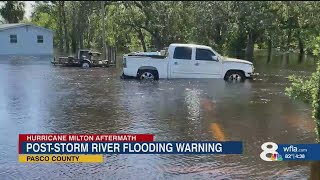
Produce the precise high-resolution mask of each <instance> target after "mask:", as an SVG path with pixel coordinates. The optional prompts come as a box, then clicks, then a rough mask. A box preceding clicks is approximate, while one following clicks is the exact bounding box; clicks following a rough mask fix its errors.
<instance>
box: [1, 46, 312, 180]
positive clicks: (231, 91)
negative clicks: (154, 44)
mask: <svg viewBox="0 0 320 180" xmlns="http://www.w3.org/2000/svg"><path fill="white" fill-rule="evenodd" d="M50 60H51V59H49V58H44V57H40V58H36V57H34V58H28V59H26V58H14V59H11V60H9V58H8V57H1V61H0V177H1V179H195V178H198V179H307V178H308V177H309V176H310V165H309V163H307V162H304V163H288V162H264V161H262V160H261V159H260V156H259V154H260V153H261V149H260V146H261V144H262V143H264V142H267V141H273V142H276V143H315V139H316V136H315V133H314V127H315V126H314V121H313V120H312V119H311V107H310V106H309V105H306V104H304V103H302V102H299V101H293V100H290V99H289V98H288V97H286V96H285V94H284V88H285V87H286V86H288V85H289V84H288V81H287V79H286V77H287V76H288V75H291V74H296V75H303V76H307V75H309V74H310V72H312V71H313V70H314V69H315V64H316V61H315V60H314V59H313V58H306V57H302V59H301V57H300V58H299V56H298V55H297V54H290V56H288V57H287V56H285V55H277V54H274V55H273V56H272V57H271V58H269V60H268V58H267V57H266V56H265V54H264V53H261V52H257V53H256V56H255V61H254V63H255V66H256V71H257V72H258V73H260V76H259V77H258V78H257V79H255V80H254V81H246V82H245V83H240V84H231V83H226V82H224V81H223V80H187V79H184V80H160V81H158V82H151V83H143V82H139V81H136V80H121V79H120V78H119V75H120V70H119V69H117V68H91V69H89V70H85V69H80V68H63V67H54V66H51V64H50ZM19 133H106V134H107V133H152V134H155V140H158V141H202V140H203V141H204V140H211V141H215V140H219V141H223V140H233V141H243V143H244V154H242V155H106V156H105V157H104V163H92V164H85V163H84V164H81V163H78V164H76V163H75V164H23V163H18V162H17V159H18V156H17V154H18V152H17V150H18V148H17V145H18V134H19Z"/></svg>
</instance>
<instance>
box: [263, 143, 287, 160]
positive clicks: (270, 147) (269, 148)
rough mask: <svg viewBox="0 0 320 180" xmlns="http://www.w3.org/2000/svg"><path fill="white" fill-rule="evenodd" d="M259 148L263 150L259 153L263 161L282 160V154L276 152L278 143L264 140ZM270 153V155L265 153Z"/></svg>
mask: <svg viewBox="0 0 320 180" xmlns="http://www.w3.org/2000/svg"><path fill="white" fill-rule="evenodd" d="M261 149H262V150H263V151H262V153H261V154H260V158H261V159H262V160H264V161H282V160H283V159H282V156H281V155H280V154H279V153H278V152H277V150H278V145H277V144H276V143H273V142H266V143H263V144H262V145H261ZM268 154H271V157H268V156H267V155H268Z"/></svg>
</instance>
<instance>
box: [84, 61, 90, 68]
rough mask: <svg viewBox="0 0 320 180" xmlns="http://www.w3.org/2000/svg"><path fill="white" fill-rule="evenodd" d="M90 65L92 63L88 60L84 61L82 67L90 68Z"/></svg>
mask: <svg viewBox="0 0 320 180" xmlns="http://www.w3.org/2000/svg"><path fill="white" fill-rule="evenodd" d="M89 67H90V63H88V62H83V63H82V68H89Z"/></svg>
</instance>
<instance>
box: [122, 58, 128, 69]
mask: <svg viewBox="0 0 320 180" xmlns="http://www.w3.org/2000/svg"><path fill="white" fill-rule="evenodd" d="M122 66H123V67H124V68H126V67H127V59H126V58H125V57H123V60H122Z"/></svg>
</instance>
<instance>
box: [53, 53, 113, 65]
mask: <svg viewBox="0 0 320 180" xmlns="http://www.w3.org/2000/svg"><path fill="white" fill-rule="evenodd" d="M100 57H101V53H100V52H94V51H91V50H89V49H80V50H78V53H77V55H76V56H68V57H58V58H54V60H53V61H52V62H51V63H52V64H53V65H55V66H56V65H58V66H67V67H82V68H90V67H108V66H109V63H108V60H101V58H100Z"/></svg>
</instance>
